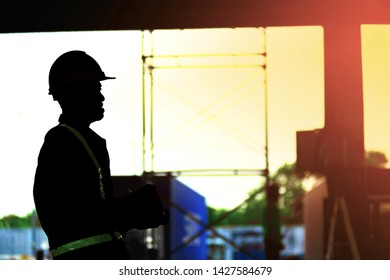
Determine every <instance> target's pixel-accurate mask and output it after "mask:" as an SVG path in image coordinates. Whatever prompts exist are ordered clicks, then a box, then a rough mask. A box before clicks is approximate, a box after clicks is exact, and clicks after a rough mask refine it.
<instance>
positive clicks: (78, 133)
mask: <svg viewBox="0 0 390 280" xmlns="http://www.w3.org/2000/svg"><path fill="white" fill-rule="evenodd" d="M59 126H62V127H65V128H67V129H68V130H69V131H70V132H72V133H73V134H74V135H75V136H76V137H77V138H78V139H79V140H80V142H81V143H82V144H83V145H84V147H85V149H86V150H87V152H88V154H89V156H90V157H91V159H92V161H93V163H94V164H95V166H96V169H97V171H98V174H99V190H100V196H101V198H102V199H105V198H106V193H105V192H104V188H103V173H102V169H101V168H100V165H99V162H98V161H97V159H96V157H95V155H94V153H93V152H92V150H91V148H90V147H89V145H88V143H87V141H86V140H85V138H84V137H83V136H82V135H81V134H80V132H78V131H77V130H76V129H74V128H73V127H71V126H69V125H67V124H60V125H59Z"/></svg>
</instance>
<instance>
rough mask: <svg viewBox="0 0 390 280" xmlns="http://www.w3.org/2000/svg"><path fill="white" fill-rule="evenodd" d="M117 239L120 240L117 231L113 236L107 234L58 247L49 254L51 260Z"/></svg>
mask: <svg viewBox="0 0 390 280" xmlns="http://www.w3.org/2000/svg"><path fill="white" fill-rule="evenodd" d="M119 239H122V235H121V234H120V233H119V232H118V231H116V232H114V234H109V233H105V234H99V235H95V236H91V237H87V238H83V239H79V240H76V241H73V242H69V243H67V244H64V245H62V246H60V247H57V248H54V249H51V250H50V252H51V255H52V256H53V258H55V257H58V256H59V255H62V254H65V253H68V252H70V251H73V250H77V249H81V248H84V247H88V246H92V245H97V244H101V243H104V242H109V241H113V240H119Z"/></svg>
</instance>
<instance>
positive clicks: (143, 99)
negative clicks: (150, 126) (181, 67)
mask: <svg viewBox="0 0 390 280" xmlns="http://www.w3.org/2000/svg"><path fill="white" fill-rule="evenodd" d="M141 44H142V46H141V49H142V50H141V51H142V172H143V173H145V169H146V167H145V153H146V149H145V138H146V120H145V117H146V112H145V111H146V100H145V99H146V98H145V90H146V89H145V67H146V57H145V31H142V42H141Z"/></svg>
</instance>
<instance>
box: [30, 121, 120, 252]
mask: <svg viewBox="0 0 390 280" xmlns="http://www.w3.org/2000/svg"><path fill="white" fill-rule="evenodd" d="M60 122H61V123H66V124H68V125H70V126H72V127H74V128H75V129H76V130H78V131H79V132H80V134H82V135H83V136H84V138H85V139H86V141H87V143H88V144H89V146H90V148H91V150H92V151H93V153H94V155H95V157H96V159H97V161H98V162H99V165H100V167H101V169H102V174H103V186H104V192H105V196H106V197H105V199H102V197H101V193H100V189H99V174H98V171H97V168H96V166H95V165H94V163H93V161H92V159H91V157H90V155H89V154H88V152H87V150H86V149H85V147H84V145H83V144H82V143H81V141H80V140H79V139H78V138H77V137H75V135H74V134H72V133H71V132H70V131H69V130H68V129H66V128H65V127H61V126H56V127H54V128H52V129H51V130H50V131H49V132H48V133H47V134H46V137H45V141H44V143H43V146H42V148H41V151H40V154H39V158H38V166H37V170H36V175H35V181H34V191H33V192H34V200H35V206H36V210H37V213H38V217H39V219H40V222H41V225H42V228H43V230H44V231H45V233H46V234H47V236H48V239H49V244H50V247H52V248H54V247H57V246H60V245H63V244H65V243H68V242H71V241H75V240H79V239H82V238H86V237H90V236H94V235H98V234H104V233H112V232H114V231H116V230H118V227H117V225H116V221H115V210H114V208H113V204H114V203H113V200H114V198H113V190H112V183H111V174H110V167H109V165H110V163H109V156H108V152H107V148H106V141H105V140H104V139H103V138H101V137H100V136H99V135H97V134H96V133H95V132H93V131H92V130H91V129H89V128H80V127H77V126H74V125H72V123H69V122H67V121H66V120H63V118H62V119H61V118H60Z"/></svg>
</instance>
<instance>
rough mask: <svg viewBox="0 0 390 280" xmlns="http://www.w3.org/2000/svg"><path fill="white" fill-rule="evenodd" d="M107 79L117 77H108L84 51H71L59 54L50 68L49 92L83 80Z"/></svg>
mask: <svg viewBox="0 0 390 280" xmlns="http://www.w3.org/2000/svg"><path fill="white" fill-rule="evenodd" d="M107 79H115V78H114V77H107V76H106V75H105V74H104V72H103V71H102V69H101V68H100V66H99V64H98V63H97V62H96V60H95V59H93V58H92V57H91V56H89V55H88V54H86V53H85V52H83V51H69V52H66V53H64V54H62V55H61V56H59V57H58V58H57V59H56V61H54V63H53V65H52V66H51V68H50V72H49V87H50V88H49V94H55V93H56V91H58V90H61V89H64V88H67V87H69V86H73V85H77V84H80V83H83V82H93V81H103V80H107ZM53 97H54V99H56V98H55V96H53Z"/></svg>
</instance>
